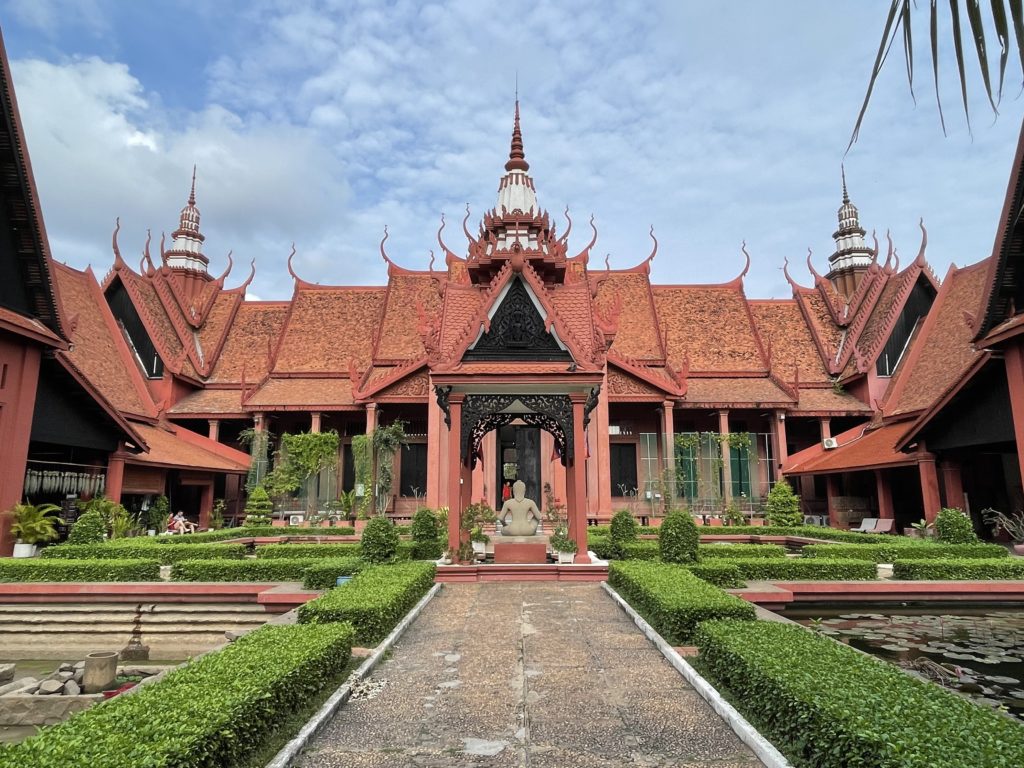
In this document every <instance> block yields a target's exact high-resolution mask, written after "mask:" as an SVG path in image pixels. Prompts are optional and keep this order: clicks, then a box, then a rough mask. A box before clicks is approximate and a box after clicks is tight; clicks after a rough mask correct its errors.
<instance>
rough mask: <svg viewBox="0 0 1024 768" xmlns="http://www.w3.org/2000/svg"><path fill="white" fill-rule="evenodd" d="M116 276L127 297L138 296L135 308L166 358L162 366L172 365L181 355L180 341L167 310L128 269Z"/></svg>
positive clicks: (149, 287) (146, 282)
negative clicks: (127, 290) (123, 284)
mask: <svg viewBox="0 0 1024 768" xmlns="http://www.w3.org/2000/svg"><path fill="white" fill-rule="evenodd" d="M118 274H119V275H120V277H121V280H122V281H123V282H124V283H125V285H126V286H127V287H128V288H129V295H132V296H133V297H134V296H138V299H139V302H140V304H141V306H138V307H137V309H138V311H139V315H141V317H142V321H143V323H145V325H146V328H147V330H148V331H149V332H150V334H151V335H152V336H153V343H154V344H155V345H156V348H157V350H159V351H160V352H161V357H167V358H168V359H165V360H164V365H168V366H169V365H171V364H173V363H174V361H175V360H176V359H177V358H178V356H179V355H180V354H181V350H182V345H181V339H179V338H178V334H177V333H176V332H175V330H174V326H173V325H172V324H171V319H170V318H169V317H168V316H167V310H165V309H164V305H163V302H161V301H160V297H159V296H157V294H156V289H155V288H154V287H153V284H152V283H151V282H150V281H149V280H147V279H146V278H144V277H140V276H139V275H136V274H135V273H134V272H132V271H131V270H128V269H123V270H121V271H120V272H119V273H118ZM193 373H194V369H193Z"/></svg>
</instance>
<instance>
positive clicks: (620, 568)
mask: <svg viewBox="0 0 1024 768" xmlns="http://www.w3.org/2000/svg"><path fill="white" fill-rule="evenodd" d="M663 527H664V524H663ZM705 573H707V571H705ZM608 583H609V584H611V586H613V587H614V588H615V589H616V590H617V591H618V592H619V594H621V595H622V596H623V597H624V598H625V599H626V600H627V601H628V602H629V603H630V605H632V606H633V607H634V608H635V609H636V610H637V612H638V613H639V614H640V615H641V616H643V617H644V618H645V619H646V620H647V621H648V622H649V623H650V624H651V625H652V626H653V627H654V628H655V629H656V630H658V632H660V633H661V635H662V636H663V637H664V638H665V639H666V640H667V641H668V642H669V643H670V644H672V645H683V644H686V643H689V642H690V641H691V640H692V639H693V635H694V632H695V631H696V629H697V627H698V625H699V624H700V623H701V622H702V621H707V620H708V619H718V618H736V619H750V620H753V618H754V606H752V605H751V604H750V603H748V602H746V601H745V600H741V599H740V598H738V597H734V596H733V595H727V594H726V593H725V592H723V591H722V590H721V589H719V588H718V587H715V586H712V585H711V584H708V583H706V582H704V581H701V580H700V579H699V578H697V576H695V575H694V574H692V573H690V571H688V570H687V569H686V568H684V567H682V566H678V565H672V564H669V563H645V562H625V563H621V562H615V563H611V564H610V565H609V567H608Z"/></svg>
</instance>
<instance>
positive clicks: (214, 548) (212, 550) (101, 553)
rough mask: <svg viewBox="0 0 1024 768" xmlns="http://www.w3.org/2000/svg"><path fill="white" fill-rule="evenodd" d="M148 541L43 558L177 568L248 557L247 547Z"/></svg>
mask: <svg viewBox="0 0 1024 768" xmlns="http://www.w3.org/2000/svg"><path fill="white" fill-rule="evenodd" d="M148 542H149V540H147V539H117V540H115V541H108V542H105V543H103V544H61V545H60V546H57V547H47V548H46V549H44V550H42V552H40V553H39V556H40V557H41V558H46V559H66V560H92V559H99V558H103V559H106V558H112V559H116V560H137V559H141V560H149V559H151V560H159V561H160V563H161V564H162V565H173V564H174V563H177V562H179V561H181V560H212V559H222V558H225V559H232V560H239V559H241V558H242V557H244V556H245V552H246V549H245V545H244V544H159V543H155V542H154V543H148Z"/></svg>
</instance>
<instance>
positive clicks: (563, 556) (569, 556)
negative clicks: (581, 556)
mask: <svg viewBox="0 0 1024 768" xmlns="http://www.w3.org/2000/svg"><path fill="white" fill-rule="evenodd" d="M557 555H558V564H559V565H572V561H573V560H574V559H575V557H576V553H575V552H558V553H557Z"/></svg>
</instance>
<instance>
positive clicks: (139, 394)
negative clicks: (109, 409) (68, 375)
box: [54, 264, 155, 416]
mask: <svg viewBox="0 0 1024 768" xmlns="http://www.w3.org/2000/svg"><path fill="white" fill-rule="evenodd" d="M54 277H55V278H56V280H57V284H58V287H59V290H60V297H61V301H62V303H63V305H64V316H65V317H66V318H68V319H69V322H68V326H69V330H70V325H71V322H70V321H71V320H75V322H74V329H75V330H74V332H73V333H70V339H69V340H70V341H71V345H72V346H71V349H70V350H69V351H68V352H66V353H63V354H65V355H66V356H67V358H68V359H69V360H70V361H71V363H72V364H73V365H74V366H75V367H76V368H77V369H78V370H79V371H81V372H82V374H83V375H84V376H85V377H86V378H87V379H88V380H89V383H91V384H92V386H94V387H95V388H96V389H97V390H98V391H99V392H100V394H102V395H103V397H105V398H106V399H107V401H108V402H109V403H110V404H111V405H113V406H114V407H115V408H116V409H117V410H119V411H121V412H122V413H131V414H135V415H139V416H152V415H153V414H154V413H155V409H154V406H153V403H152V400H151V399H150V397H149V394H148V392H146V388H145V385H144V384H143V383H142V378H141V374H140V373H139V371H138V370H137V369H136V370H132V369H131V368H129V364H130V363H131V358H130V357H129V354H130V353H129V352H128V347H127V344H126V342H125V341H124V338H123V337H122V336H120V335H115V330H116V329H117V326H116V325H115V321H114V318H113V316H111V315H110V310H109V309H108V307H107V304H106V302H105V301H103V299H102V297H101V294H100V293H99V285H98V284H97V283H96V279H95V278H94V277H93V276H92V275H91V274H89V273H86V272H79V271H78V270H76V269H72V268H71V267H66V266H64V265H62V264H57V265H56V266H55V268H54Z"/></svg>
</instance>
